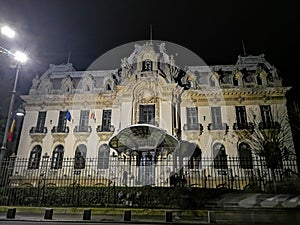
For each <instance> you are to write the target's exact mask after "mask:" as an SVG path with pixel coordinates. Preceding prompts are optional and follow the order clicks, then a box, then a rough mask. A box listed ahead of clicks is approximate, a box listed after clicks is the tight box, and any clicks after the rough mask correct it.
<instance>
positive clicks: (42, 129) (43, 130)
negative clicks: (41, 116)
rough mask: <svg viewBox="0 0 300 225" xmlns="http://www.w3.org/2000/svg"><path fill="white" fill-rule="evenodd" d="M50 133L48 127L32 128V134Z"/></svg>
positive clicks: (30, 131)
mask: <svg viewBox="0 0 300 225" xmlns="http://www.w3.org/2000/svg"><path fill="white" fill-rule="evenodd" d="M47 132H48V129H47V127H31V129H30V130H29V133H30V134H46V133H47Z"/></svg>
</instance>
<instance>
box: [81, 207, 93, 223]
mask: <svg viewBox="0 0 300 225" xmlns="http://www.w3.org/2000/svg"><path fill="white" fill-rule="evenodd" d="M91 215H92V210H91V209H85V210H84V211H83V218H82V219H83V220H91Z"/></svg>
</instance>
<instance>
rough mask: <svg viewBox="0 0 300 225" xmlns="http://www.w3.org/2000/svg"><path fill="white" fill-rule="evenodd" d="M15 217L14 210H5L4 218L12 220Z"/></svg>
mask: <svg viewBox="0 0 300 225" xmlns="http://www.w3.org/2000/svg"><path fill="white" fill-rule="evenodd" d="M15 217H16V208H10V209H7V214H6V218H7V219H14V218H15Z"/></svg>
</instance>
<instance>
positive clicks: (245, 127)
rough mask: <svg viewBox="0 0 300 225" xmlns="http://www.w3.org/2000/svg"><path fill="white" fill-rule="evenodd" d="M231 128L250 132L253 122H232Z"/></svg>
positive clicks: (252, 128)
mask: <svg viewBox="0 0 300 225" xmlns="http://www.w3.org/2000/svg"><path fill="white" fill-rule="evenodd" d="M233 130H249V131H250V132H252V131H253V130H254V124H253V123H251V122H248V123H234V124H233Z"/></svg>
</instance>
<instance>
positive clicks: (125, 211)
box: [124, 209, 131, 221]
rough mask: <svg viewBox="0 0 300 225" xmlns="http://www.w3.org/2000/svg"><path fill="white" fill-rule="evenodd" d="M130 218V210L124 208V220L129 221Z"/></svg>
mask: <svg viewBox="0 0 300 225" xmlns="http://www.w3.org/2000/svg"><path fill="white" fill-rule="evenodd" d="M130 220H131V210H130V209H128V210H124V221H130Z"/></svg>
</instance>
